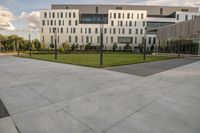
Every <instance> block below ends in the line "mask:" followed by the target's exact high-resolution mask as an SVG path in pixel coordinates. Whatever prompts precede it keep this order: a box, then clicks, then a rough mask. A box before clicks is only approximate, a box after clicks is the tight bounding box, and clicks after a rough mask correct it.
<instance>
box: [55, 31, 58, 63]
mask: <svg viewBox="0 0 200 133" xmlns="http://www.w3.org/2000/svg"><path fill="white" fill-rule="evenodd" d="M54 38H55V60H57V54H58V52H57V29H56V28H54Z"/></svg>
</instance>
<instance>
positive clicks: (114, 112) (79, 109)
mask: <svg viewBox="0 0 200 133" xmlns="http://www.w3.org/2000/svg"><path fill="white" fill-rule="evenodd" d="M0 99H1V100H2V102H3V103H4V105H5V107H6V108H7V110H8V112H9V114H10V116H8V117H3V118H1V119H0V133H17V132H20V133H200V61H197V62H194V63H191V64H188V65H184V66H181V67H177V68H174V69H171V70H167V71H163V72H160V73H157V74H154V75H150V76H146V77H141V76H136V75H129V74H125V73H119V72H115V71H108V70H103V69H95V68H88V67H81V66H74V65H66V64H60V63H53V62H46V61H39V60H32V59H24V58H17V57H11V56H2V57H0Z"/></svg>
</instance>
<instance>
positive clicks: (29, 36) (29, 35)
mask: <svg viewBox="0 0 200 133" xmlns="http://www.w3.org/2000/svg"><path fill="white" fill-rule="evenodd" d="M28 38H29V57H31V34H28Z"/></svg>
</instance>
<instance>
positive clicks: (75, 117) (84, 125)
mask: <svg viewBox="0 0 200 133" xmlns="http://www.w3.org/2000/svg"><path fill="white" fill-rule="evenodd" d="M54 105H55V106H56V107H58V108H59V109H60V110H62V111H63V112H65V113H66V114H67V115H69V116H70V117H72V118H73V119H75V120H77V121H79V122H80V123H81V124H83V125H84V126H86V127H87V128H89V129H90V130H92V131H93V132H94V133H97V132H96V131H95V130H94V129H93V128H91V127H90V126H88V125H87V124H86V123H84V122H83V121H81V120H79V119H78V118H76V117H75V116H73V115H72V114H71V113H69V112H67V111H65V110H64V109H63V108H61V107H59V106H58V105H56V104H54Z"/></svg>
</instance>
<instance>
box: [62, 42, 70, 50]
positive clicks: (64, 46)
mask: <svg viewBox="0 0 200 133" xmlns="http://www.w3.org/2000/svg"><path fill="white" fill-rule="evenodd" d="M62 47H63V48H64V50H69V49H70V45H69V43H67V42H64V43H63V44H62Z"/></svg>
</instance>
